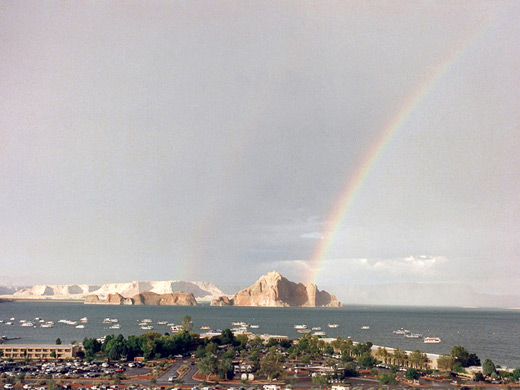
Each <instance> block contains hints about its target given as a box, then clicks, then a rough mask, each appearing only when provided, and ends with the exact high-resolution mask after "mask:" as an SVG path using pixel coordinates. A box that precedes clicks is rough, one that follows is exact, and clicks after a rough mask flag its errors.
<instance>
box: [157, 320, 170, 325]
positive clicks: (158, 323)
mask: <svg viewBox="0 0 520 390" xmlns="http://www.w3.org/2000/svg"><path fill="white" fill-rule="evenodd" d="M167 324H168V321H157V325H167Z"/></svg>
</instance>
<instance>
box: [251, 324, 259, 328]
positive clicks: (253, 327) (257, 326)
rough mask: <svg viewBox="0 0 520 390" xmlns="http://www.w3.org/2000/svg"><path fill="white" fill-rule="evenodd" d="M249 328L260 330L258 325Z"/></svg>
mask: <svg viewBox="0 0 520 390" xmlns="http://www.w3.org/2000/svg"><path fill="white" fill-rule="evenodd" d="M249 327H250V328H251V329H258V328H259V326H258V325H249Z"/></svg>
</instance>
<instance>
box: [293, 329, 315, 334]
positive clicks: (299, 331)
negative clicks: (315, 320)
mask: <svg viewBox="0 0 520 390" xmlns="http://www.w3.org/2000/svg"><path fill="white" fill-rule="evenodd" d="M296 332H298V333H303V334H307V333H311V330H310V329H298V330H297V331H296Z"/></svg>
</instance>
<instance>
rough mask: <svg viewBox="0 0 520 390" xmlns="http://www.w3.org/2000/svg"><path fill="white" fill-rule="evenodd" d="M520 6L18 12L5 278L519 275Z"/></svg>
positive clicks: (42, 5) (81, 6)
mask: <svg viewBox="0 0 520 390" xmlns="http://www.w3.org/2000/svg"><path fill="white" fill-rule="evenodd" d="M518 20H520V3H519V2H517V1H494V2H489V1H474V0H472V1H442V2H441V1H363V2H359V1H341V2H334V1H332V2H321V1H315V2H314V1H284V2H275V1H215V2H208V1H189V2H186V1H156V2H124V1H111V2H88V1H87V2H83V1H82V2H80V1H71V2H58V1H48V2H40V1H16V2H12V1H5V0H0V69H1V72H0V270H1V272H0V285H10V284H15V285H16V284H18V285H20V284H22V285H31V284H69V283H92V284H95V283H108V282H125V281H133V280H203V281H211V282H214V283H216V284H217V285H218V284H220V285H248V284H251V283H252V282H254V281H255V280H256V279H257V278H258V277H259V276H260V275H261V274H263V273H266V272H268V271H271V270H274V269H276V270H278V271H279V272H281V273H282V274H283V275H285V276H287V277H288V278H289V279H291V280H294V281H303V282H311V281H312V282H315V283H317V284H318V286H319V287H321V286H342V285H344V286H351V285H377V284H386V283H410V282H419V283H450V284H471V285H472V286H474V287H476V288H478V290H479V291H483V292H491V293H497V294H507V293H512V292H514V291H516V288H517V286H518V281H519V280H520V229H519V228H518V222H519V221H520V202H519V200H520V178H519V176H520V175H519V174H518V167H520V153H519V151H520V128H519V123H520V104H519V101H520V88H518V86H519V85H520V46H519V45H518V42H519V41H520V24H519V23H518Z"/></svg>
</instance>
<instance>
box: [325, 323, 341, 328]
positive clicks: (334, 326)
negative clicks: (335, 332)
mask: <svg viewBox="0 0 520 390" xmlns="http://www.w3.org/2000/svg"><path fill="white" fill-rule="evenodd" d="M327 326H328V327H329V328H339V325H338V324H328V325H327Z"/></svg>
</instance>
